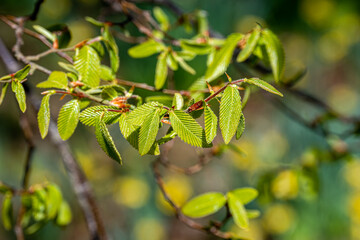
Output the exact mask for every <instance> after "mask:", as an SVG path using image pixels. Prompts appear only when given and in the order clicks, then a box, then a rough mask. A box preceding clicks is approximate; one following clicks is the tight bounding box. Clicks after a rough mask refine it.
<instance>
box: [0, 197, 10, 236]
mask: <svg viewBox="0 0 360 240" xmlns="http://www.w3.org/2000/svg"><path fill="white" fill-rule="evenodd" d="M12 197H13V195H12V193H11V192H7V193H5V195H4V198H3V202H2V209H1V217H2V222H3V225H4V228H5V229H6V230H11V228H12V225H13V212H12V211H13V210H12V202H11V199H12Z"/></svg>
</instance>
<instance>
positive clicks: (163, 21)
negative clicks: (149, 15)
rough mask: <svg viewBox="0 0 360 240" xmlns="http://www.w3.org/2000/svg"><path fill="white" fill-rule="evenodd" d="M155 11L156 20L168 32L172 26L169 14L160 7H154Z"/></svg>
mask: <svg viewBox="0 0 360 240" xmlns="http://www.w3.org/2000/svg"><path fill="white" fill-rule="evenodd" d="M153 11H154V16H155V18H156V20H157V21H158V22H159V23H160V28H161V30H162V31H165V32H166V31H167V30H168V29H169V27H170V23H169V18H168V16H167V15H166V14H165V12H164V11H163V10H162V9H161V8H160V7H154V10H153Z"/></svg>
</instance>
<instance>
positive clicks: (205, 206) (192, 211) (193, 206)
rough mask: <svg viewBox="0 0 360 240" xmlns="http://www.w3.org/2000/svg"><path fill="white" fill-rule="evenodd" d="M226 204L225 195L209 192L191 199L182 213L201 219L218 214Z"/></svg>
mask: <svg viewBox="0 0 360 240" xmlns="http://www.w3.org/2000/svg"><path fill="white" fill-rule="evenodd" d="M225 203H226V198H225V196H224V194H222V193H219V192H209V193H205V194H201V195H199V196H197V197H195V198H193V199H191V200H190V201H189V202H187V203H186V204H185V205H184V206H183V207H182V209H181V211H182V212H183V214H184V215H186V216H188V217H191V218H201V217H205V216H208V215H211V214H213V213H216V212H217V211H219V210H220V209H221V208H222V207H223V206H224V205H225Z"/></svg>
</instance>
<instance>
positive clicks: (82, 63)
mask: <svg viewBox="0 0 360 240" xmlns="http://www.w3.org/2000/svg"><path fill="white" fill-rule="evenodd" d="M74 66H75V69H76V70H77V71H78V72H79V74H80V81H82V82H83V83H85V84H86V85H89V86H90V87H97V86H99V83H100V58H99V56H98V54H97V52H96V51H95V49H93V48H92V47H90V46H87V45H85V46H83V47H82V48H81V49H80V50H79V49H77V50H76V54H75V61H74Z"/></svg>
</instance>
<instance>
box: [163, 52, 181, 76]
mask: <svg viewBox="0 0 360 240" xmlns="http://www.w3.org/2000/svg"><path fill="white" fill-rule="evenodd" d="M166 63H167V65H168V66H169V68H171V70H173V71H177V70H178V68H179V66H178V63H177V61H176V59H175V58H174V56H173V54H172V53H171V52H170V54H168V55H167V57H166Z"/></svg>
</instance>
